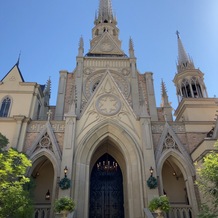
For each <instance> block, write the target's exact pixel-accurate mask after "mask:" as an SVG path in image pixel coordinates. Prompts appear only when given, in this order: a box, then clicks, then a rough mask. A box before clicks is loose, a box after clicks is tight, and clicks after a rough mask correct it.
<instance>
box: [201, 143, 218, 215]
mask: <svg viewBox="0 0 218 218" xmlns="http://www.w3.org/2000/svg"><path fill="white" fill-rule="evenodd" d="M215 148H216V150H215V151H212V152H210V153H209V154H207V155H206V156H205V157H204V159H203V163H202V165H201V166H200V167H199V168H198V171H197V173H198V176H199V177H198V179H197V184H198V186H199V189H200V192H201V193H202V196H203V200H204V203H203V204H202V211H201V214H200V215H199V217H201V218H206V217H207V218H209V217H210V218H214V217H218V152H217V149H218V142H217V143H216V144H215Z"/></svg>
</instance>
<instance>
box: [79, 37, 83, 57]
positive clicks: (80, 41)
mask: <svg viewBox="0 0 218 218" xmlns="http://www.w3.org/2000/svg"><path fill="white" fill-rule="evenodd" d="M83 53H84V42H83V37H82V36H81V37H80V40H79V49H78V56H80V57H82V56H83Z"/></svg>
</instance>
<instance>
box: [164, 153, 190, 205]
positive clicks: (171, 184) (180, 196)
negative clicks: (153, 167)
mask: <svg viewBox="0 0 218 218" xmlns="http://www.w3.org/2000/svg"><path fill="white" fill-rule="evenodd" d="M162 179H163V192H164V194H166V195H167V196H168V197H169V199H170V203H171V204H183V205H189V199H188V195H187V188H186V184H185V180H184V176H183V173H182V171H181V170H180V168H179V166H178V165H177V164H176V161H175V158H173V157H172V156H170V157H168V158H167V159H166V161H165V162H164V164H163V169H162Z"/></svg>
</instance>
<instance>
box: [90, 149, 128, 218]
mask: <svg viewBox="0 0 218 218" xmlns="http://www.w3.org/2000/svg"><path fill="white" fill-rule="evenodd" d="M109 166H110V167H109ZM89 202H90V207H89V218H103V217H104V218H112V217H116V218H124V208H123V205H124V201H123V175H122V172H121V169H120V167H119V165H118V164H117V162H116V160H115V159H114V158H113V157H112V156H111V155H109V154H108V153H105V154H103V155H102V156H101V157H100V158H99V159H98V160H97V161H96V163H95V164H94V166H93V168H92V172H91V177H90V201H89Z"/></svg>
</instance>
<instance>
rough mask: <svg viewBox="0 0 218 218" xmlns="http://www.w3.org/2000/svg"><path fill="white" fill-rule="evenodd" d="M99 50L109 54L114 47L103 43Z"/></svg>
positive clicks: (108, 43)
mask: <svg viewBox="0 0 218 218" xmlns="http://www.w3.org/2000/svg"><path fill="white" fill-rule="evenodd" d="M100 49H101V50H102V51H104V52H109V51H112V50H113V49H114V46H113V45H112V44H111V43H110V42H103V43H102V44H101V48H100Z"/></svg>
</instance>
